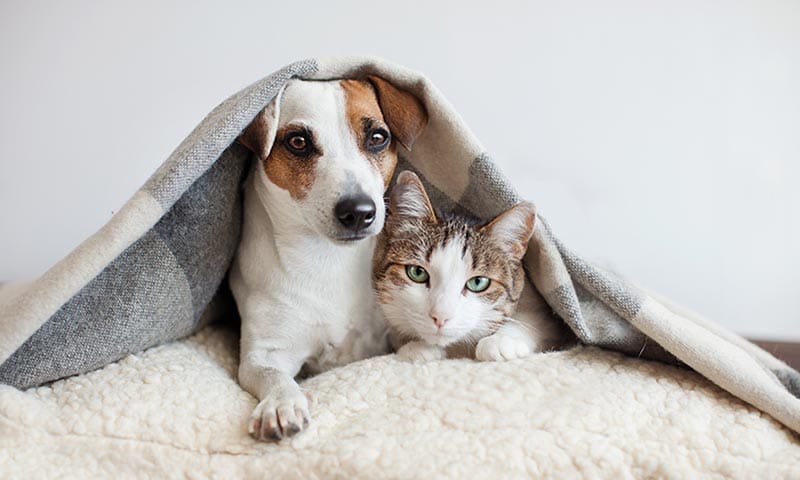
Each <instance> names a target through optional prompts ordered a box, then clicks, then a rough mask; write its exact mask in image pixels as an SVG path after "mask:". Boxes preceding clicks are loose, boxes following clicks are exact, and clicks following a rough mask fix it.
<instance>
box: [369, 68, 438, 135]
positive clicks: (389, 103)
mask: <svg viewBox="0 0 800 480" xmlns="http://www.w3.org/2000/svg"><path fill="white" fill-rule="evenodd" d="M367 80H368V81H369V83H371V84H372V86H373V87H375V92H376V93H377V95H378V105H380V107H381V112H383V118H384V119H386V123H387V124H388V125H389V130H391V131H392V135H393V136H394V137H395V138H396V139H397V141H398V142H400V144H401V145H403V146H404V147H406V149H407V150H411V146H412V145H413V144H414V140H416V139H417V137H418V136H419V134H420V133H422V130H423V129H424V128H425V125H426V124H427V123H428V113H427V112H426V111H425V107H424V106H423V105H422V103H421V102H420V101H419V100H418V99H417V97H415V96H414V95H412V94H411V93H409V92H407V91H405V90H400V89H399V88H397V87H395V86H394V85H392V84H391V83H389V82H387V81H386V80H384V79H382V78H381V77H378V76H375V75H368V76H367Z"/></svg>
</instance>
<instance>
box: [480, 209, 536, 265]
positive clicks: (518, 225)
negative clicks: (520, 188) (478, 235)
mask: <svg viewBox="0 0 800 480" xmlns="http://www.w3.org/2000/svg"><path fill="white" fill-rule="evenodd" d="M535 222H536V207H534V206H533V204H532V203H530V202H522V203H518V204H516V205H514V206H513V207H511V208H509V209H508V210H506V211H505V212H503V213H501V214H500V215H498V216H497V217H495V219H494V220H492V221H491V222H489V223H488V224H486V225H485V226H483V227H481V229H480V230H481V231H482V232H484V233H486V234H488V235H491V236H492V237H493V238H494V239H495V240H496V241H497V242H498V243H499V244H500V245H502V246H503V248H505V250H506V251H507V252H508V253H509V254H510V255H512V256H513V257H514V258H517V259H521V258H522V257H524V256H525V251H527V249H528V241H530V239H531V236H533V227H534V224H535Z"/></svg>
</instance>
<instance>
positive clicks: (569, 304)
mask: <svg viewBox="0 0 800 480" xmlns="http://www.w3.org/2000/svg"><path fill="white" fill-rule="evenodd" d="M367 74H376V75H379V76H382V77H384V78H386V79H387V80H390V81H391V82H393V83H394V84H395V85H397V86H399V87H401V88H403V89H406V90H408V91H411V92H413V93H415V94H416V95H417V96H418V97H419V98H420V99H421V100H422V101H423V102H424V103H425V105H426V107H427V110H428V114H429V123H428V125H427V127H426V130H425V131H424V132H423V134H422V135H421V136H420V138H419V139H418V140H417V141H416V143H415V145H414V148H413V151H411V152H408V151H402V150H401V158H400V162H399V165H398V167H397V168H398V171H399V170H404V169H411V170H414V171H415V172H417V174H418V175H419V176H420V178H422V179H423V182H424V183H425V186H426V188H427V189H428V192H429V193H430V197H431V200H432V201H433V202H434V203H437V204H438V206H440V207H442V208H444V209H451V210H462V211H466V212H469V213H471V214H473V215H475V216H477V217H481V218H491V217H493V216H495V215H497V214H498V213H499V212H501V211H502V210H505V209H506V208H508V207H510V206H511V205H512V204H514V203H516V202H517V201H518V200H519V198H518V196H517V193H516V192H515V190H514V188H513V187H512V186H511V185H510V184H509V182H508V181H507V179H506V178H505V177H504V176H503V175H502V174H501V173H500V171H499V170H498V169H497V167H496V165H495V164H494V162H493V161H492V160H491V158H490V157H489V155H488V154H487V153H486V151H485V150H484V148H483V147H482V146H481V144H480V142H479V141H478V140H477V139H476V138H475V136H474V135H473V134H472V133H471V132H470V131H469V129H468V128H467V127H466V125H465V124H464V122H463V121H462V119H461V117H460V116H459V115H458V114H457V113H456V112H455V110H454V109H453V108H452V106H451V105H450V104H449V103H448V102H447V100H445V98H444V96H443V95H442V94H441V93H440V92H439V90H437V89H436V87H435V86H433V85H432V84H431V82H430V81H429V80H427V79H426V78H425V77H424V76H422V75H420V74H419V73H416V72H413V71H410V70H407V69H405V68H402V67H399V66H397V65H394V64H391V63H389V62H386V61H383V60H380V59H375V58H337V59H326V60H305V61H301V62H297V63H293V64H291V65H289V66H287V67H285V68H282V69H280V70H278V71H277V72H275V73H273V74H272V75H270V76H268V77H266V78H264V79H262V80H259V81H258V82H256V83H254V84H252V85H250V86H248V87H246V88H245V89H243V90H242V91H240V92H238V93H236V94H234V95H233V96H231V97H230V98H228V99H227V100H225V101H224V102H223V103H221V104H220V105H219V106H217V107H216V108H215V109H214V110H213V111H212V112H211V113H210V114H209V115H208V116H207V117H206V118H205V119H204V120H203V121H202V122H201V123H200V125H198V126H197V128H195V130H194V131H193V132H192V133H191V134H190V135H189V137H188V138H187V139H186V140H184V141H183V142H182V143H181V144H180V145H179V146H178V148H177V149H176V150H175V151H174V152H173V153H172V154H171V155H170V157H169V158H168V159H167V160H166V161H165V162H164V163H163V165H162V166H161V167H160V168H159V169H158V170H157V171H156V172H155V173H154V174H153V175H152V176H151V177H150V179H149V180H148V181H147V182H146V183H145V185H144V186H142V188H141V189H140V190H139V191H137V192H136V193H135V194H134V195H133V197H132V198H131V199H130V200H129V201H128V202H127V203H126V204H125V205H124V206H123V207H122V208H121V209H120V210H119V211H118V212H117V213H116V214H115V215H114V216H113V217H112V218H111V220H110V221H109V222H108V223H107V224H106V225H105V226H103V227H102V228H101V229H100V230H99V231H98V232H97V233H95V234H94V235H93V236H91V237H90V238H89V239H87V240H86V241H84V242H83V243H82V244H81V245H80V246H78V247H77V248H76V249H75V250H74V251H73V252H72V253H70V254H69V255H68V256H67V257H66V258H64V259H63V260H61V261H60V262H59V263H57V264H56V265H54V266H53V267H52V268H51V269H50V270H48V271H47V272H46V273H45V274H44V275H42V276H41V277H40V278H38V279H36V280H35V281H33V282H32V283H30V284H29V285H26V286H25V287H24V288H17V289H15V290H13V291H11V290H6V291H5V292H3V291H2V290H0V382H2V383H6V384H9V385H12V386H15V387H17V388H27V387H31V386H36V385H39V384H42V383H45V382H49V381H52V380H56V379H59V378H63V377H66V376H70V375H75V374H79V373H83V372H87V371H89V370H93V369H96V368H98V367H101V366H103V365H105V364H107V363H109V362H112V361H115V360H117V359H119V358H122V357H123V356H125V355H127V354H130V353H134V352H137V351H140V350H143V349H145V348H148V347H151V346H154V345H157V344H161V343H164V342H168V341H171V340H175V339H178V338H182V337H185V336H187V335H189V334H190V333H192V332H195V331H197V330H198V328H200V327H201V326H202V325H205V324H206V323H208V322H210V321H212V320H214V319H215V318H216V317H219V316H220V315H222V316H225V315H227V316H230V314H231V313H232V312H235V306H234V305H233V304H232V303H231V301H230V299H229V297H228V296H226V295H225V294H224V292H225V288H224V286H225V276H226V272H227V270H228V267H229V265H230V263H231V261H232V258H233V255H234V253H235V250H236V247H237V244H238V241H239V235H240V227H241V213H242V212H241V210H242V198H241V184H242V181H243V179H244V175H245V174H246V172H247V169H248V165H249V163H250V161H251V159H250V153H249V151H248V150H247V149H245V148H244V147H242V146H241V145H239V144H238V143H236V142H235V139H236V137H237V136H238V134H239V133H240V132H241V131H242V129H243V128H244V127H245V126H246V125H247V124H248V123H249V122H250V121H251V120H252V119H253V118H254V117H255V115H256V114H257V113H258V112H259V111H260V110H261V109H263V108H264V106H266V105H267V104H268V103H269V102H270V101H271V100H272V99H273V98H274V97H275V96H276V94H277V93H278V92H279V91H280V89H281V88H282V87H283V85H284V84H285V83H286V82H287V81H288V80H290V79H291V78H293V77H299V78H306V79H333V78H343V77H362V76H364V75H367ZM525 262H526V267H527V270H528V273H529V276H530V280H531V281H532V282H533V284H534V285H535V286H536V288H537V289H538V291H539V292H540V293H541V295H542V296H543V297H544V299H545V300H546V302H547V303H548V304H549V305H550V307H551V308H552V310H553V311H554V312H555V314H557V315H558V316H559V317H560V318H561V319H562V320H563V321H564V322H565V323H566V324H567V325H568V326H569V327H570V328H571V329H572V331H573V332H574V333H575V335H576V336H577V337H578V339H580V341H582V342H584V343H586V344H589V345H596V346H600V347H603V348H608V349H613V350H617V351H621V352H624V353H626V354H629V355H633V356H640V357H644V358H649V359H655V360H660V361H665V362H671V363H682V364H684V365H686V366H688V367H690V368H692V369H694V370H695V371H697V372H698V373H700V374H702V375H704V376H705V377H706V378H708V379H709V380H710V381H712V382H713V383H715V384H717V385H718V386H720V387H722V388H723V389H725V390H727V391H728V392H730V393H731V394H733V395H735V396H737V397H739V398H741V399H742V400H744V401H746V402H748V403H750V404H752V405H754V406H756V407H758V408H760V409H761V410H763V411H765V412H767V413H769V414H770V415H772V416H773V417H774V418H775V419H777V420H778V421H780V422H781V423H783V424H784V425H786V426H787V427H789V428H790V429H792V430H794V431H795V432H800V374H798V372H797V371H795V370H793V369H791V368H789V367H788V366H787V365H786V364H784V363H783V362H781V361H779V360H777V359H775V358H774V357H773V356H772V355H770V354H768V353H767V352H765V351H763V350H761V349H760V348H758V347H756V346H755V345H753V344H751V343H749V342H747V341H745V340H744V339H742V338H741V337H739V336H737V335H735V334H733V333H731V332H728V331H726V330H724V329H723V328H721V327H719V326H718V325H716V324H714V323H712V322H709V321H707V320H705V319H703V318H700V317H698V316H696V315H694V314H692V313H690V312H686V311H683V310H682V309H680V308H679V307H676V306H674V305H672V304H670V303H669V302H668V301H666V300H664V299H660V298H658V297H657V296H656V295H654V294H651V293H648V292H645V291H643V290H641V289H639V288H636V287H635V286H633V285H630V284H628V283H626V282H625V281H624V280H622V279H620V278H617V277H616V276H615V275H612V274H610V273H609V272H606V271H603V270H602V269H600V268H598V267H596V266H594V265H593V264H592V263H590V262H588V261H587V260H585V259H583V258H582V257H580V256H579V255H577V254H575V253H574V252H572V251H571V250H570V249H569V248H568V247H567V246H565V245H564V244H563V243H561V242H560V241H559V239H558V237H557V236H556V235H555V234H554V233H553V231H552V230H551V229H550V228H549V226H548V224H547V222H546V221H544V220H543V219H542V220H541V221H540V222H539V225H538V227H537V228H536V231H535V233H534V238H533V239H532V240H531V243H530V246H529V249H528V253H527V255H526V257H525Z"/></svg>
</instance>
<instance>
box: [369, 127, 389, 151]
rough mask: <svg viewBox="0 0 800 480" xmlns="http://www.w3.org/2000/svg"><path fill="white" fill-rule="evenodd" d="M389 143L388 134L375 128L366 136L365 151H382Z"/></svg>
mask: <svg viewBox="0 0 800 480" xmlns="http://www.w3.org/2000/svg"><path fill="white" fill-rule="evenodd" d="M388 143H389V132H387V131H386V130H384V129H382V128H376V129H375V130H372V131H371V132H369V135H367V149H368V150H370V151H372V152H378V151H380V150H383V149H384V148H385V147H386V145H387V144H388Z"/></svg>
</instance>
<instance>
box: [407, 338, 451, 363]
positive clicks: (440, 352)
mask: <svg viewBox="0 0 800 480" xmlns="http://www.w3.org/2000/svg"><path fill="white" fill-rule="evenodd" d="M397 356H398V357H400V358H401V359H403V360H405V361H407V362H414V363H423V362H432V361H434V360H441V359H443V358H444V357H445V352H444V349H443V348H441V347H439V346H437V345H431V344H428V343H425V342H418V341H417V342H408V343H406V344H405V345H403V346H402V347H400V349H399V350H398V351H397Z"/></svg>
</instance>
